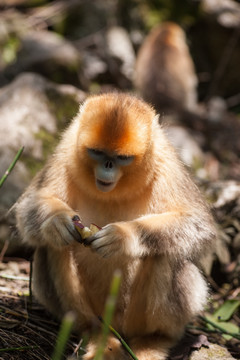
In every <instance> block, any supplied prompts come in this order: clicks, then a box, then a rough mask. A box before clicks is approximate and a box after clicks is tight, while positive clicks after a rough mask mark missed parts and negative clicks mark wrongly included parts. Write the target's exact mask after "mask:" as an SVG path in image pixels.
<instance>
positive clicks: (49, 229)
mask: <svg viewBox="0 0 240 360" xmlns="http://www.w3.org/2000/svg"><path fill="white" fill-rule="evenodd" d="M76 216H77V215H74V216H73V212H72V211H70V210H69V211H64V212H63V211H62V212H58V213H57V214H54V215H52V216H50V217H49V218H48V219H47V220H45V221H44V222H43V223H42V225H41V227H40V231H41V233H42V237H43V239H44V240H45V242H47V243H51V244H52V245H54V246H57V247H60V246H63V245H68V244H71V243H72V242H74V241H78V242H83V241H82V238H81V235H80V234H79V232H78V231H77V230H76V228H75V226H74V223H73V220H72V218H73V217H76ZM78 218H79V217H78Z"/></svg>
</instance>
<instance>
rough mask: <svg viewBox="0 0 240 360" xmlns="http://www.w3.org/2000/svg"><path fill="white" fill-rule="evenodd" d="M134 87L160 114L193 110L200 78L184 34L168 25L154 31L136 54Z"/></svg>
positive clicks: (162, 25) (175, 25)
mask: <svg viewBox="0 0 240 360" xmlns="http://www.w3.org/2000/svg"><path fill="white" fill-rule="evenodd" d="M134 82H135V86H136V88H137V89H138V91H139V92H140V94H141V95H142V96H143V98H144V99H145V100H146V101H148V102H149V103H151V104H153V105H154V106H155V108H156V109H157V110H158V111H159V112H160V113H172V112H177V113H178V112H179V111H181V110H188V111H194V110H195V109H196V106H197V83H198V81H197V76H196V73H195V69H194V64H193V61H192V58H191V55H190V52H189V49H188V45H187V42H186V36H185V33H184V31H183V30H182V29H181V28H180V27H179V26H178V25H177V24H175V23H172V22H166V23H162V24H161V25H159V26H157V27H156V28H154V29H153V30H152V31H151V32H150V34H149V35H148V36H147V37H146V39H145V40H144V42H143V44H142V46H141V47H140V49H139V52H138V54H137V61H136V71H135V79H134Z"/></svg>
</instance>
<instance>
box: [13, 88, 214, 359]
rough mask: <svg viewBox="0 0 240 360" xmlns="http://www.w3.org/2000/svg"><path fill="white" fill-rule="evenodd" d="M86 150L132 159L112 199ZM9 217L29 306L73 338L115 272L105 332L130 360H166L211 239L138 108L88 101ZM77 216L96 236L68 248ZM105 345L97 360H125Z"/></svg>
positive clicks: (177, 170)
mask: <svg viewBox="0 0 240 360" xmlns="http://www.w3.org/2000/svg"><path fill="white" fill-rule="evenodd" d="M89 148H93V149H98V150H99V151H104V154H105V153H106V154H108V155H107V156H114V157H113V159H115V157H117V156H118V155H129V156H134V158H133V161H132V163H131V164H130V165H127V166H123V167H122V168H121V167H120V171H121V177H120V178H119V179H118V180H117V184H116V186H115V187H114V189H113V190H112V191H109V192H101V191H99V189H98V188H97V187H96V184H95V180H96V179H95V175H94V174H95V173H94V169H95V167H96V166H97V165H96V161H95V160H94V159H91V158H90V157H89V156H88V152H87V151H88V149H89ZM109 154H110V155H109ZM112 154H114V155H112ZM104 156H105V155H104ZM15 209H16V214H17V224H18V228H19V231H20V233H21V235H22V237H23V241H25V242H26V243H28V244H30V245H31V246H33V247H34V248H35V249H36V250H35V258H34V291H35V294H36V296H37V297H38V299H39V301H40V302H41V303H42V304H44V305H45V306H46V307H47V308H48V309H49V310H50V311H51V312H52V313H53V314H55V315H56V316H58V317H59V318H61V317H62V316H63V314H64V313H65V312H66V311H68V310H72V311H74V312H75V313H76V316H77V322H76V329H78V330H79V331H80V332H81V331H83V330H91V328H92V327H93V326H94V325H95V324H96V318H97V316H99V315H102V314H103V309H104V304H105V301H106V297H107V295H108V292H109V284H110V282H111V278H112V275H113V272H114V270H115V269H120V270H121V272H122V283H121V289H120V293H119V296H118V301H117V307H116V312H115V316H114V319H113V323H112V325H113V327H115V328H116V330H117V331H119V332H120V333H121V334H122V336H123V337H124V338H125V339H126V340H127V342H128V343H129V345H130V346H131V347H132V348H133V350H134V351H135V353H136V355H137V357H138V359H139V360H147V359H148V360H149V359H151V360H160V359H165V358H166V354H167V351H168V348H169V347H170V346H172V345H173V344H174V343H175V342H176V341H177V340H178V339H179V338H180V337H181V336H182V334H183V332H184V327H185V325H186V324H187V323H188V321H189V320H190V319H191V318H192V316H194V315H195V314H196V313H198V312H199V311H201V310H202V308H203V305H204V304H205V302H206V297H207V287H206V284H205V281H204V280H203V278H202V275H201V274H200V272H199V270H198V268H197V266H196V265H197V263H198V261H199V258H200V257H201V256H202V255H204V254H205V253H206V251H207V249H208V248H209V245H211V242H212V239H213V238H214V227H213V224H212V219H211V216H210V214H209V212H208V210H207V208H206V206H205V203H204V201H203V200H202V197H201V195H200V193H199V191H198V189H197V188H196V186H195V185H194V184H193V182H192V181H191V179H190V178H189V176H188V174H187V173H186V171H185V169H184V167H183V166H182V164H181V163H180V161H179V160H178V158H177V156H176V155H175V152H174V150H173V148H172V147H171V146H170V144H169V143H168V141H167V139H166V136H165V134H164V131H163V129H162V128H161V127H160V126H159V123H158V118H157V116H156V113H155V111H154V110H153V109H152V108H151V107H149V106H148V105H147V104H146V103H144V102H143V101H141V100H139V99H137V98H135V97H133V96H129V95H124V94H105V95H98V96H92V97H90V98H89V99H87V100H86V102H85V103H84V104H83V105H82V106H81V108H80V112H79V113H78V114H77V116H76V118H75V119H74V120H73V122H72V123H71V124H70V126H69V128H68V129H67V130H66V131H65V133H64V134H63V136H62V140H61V142H60V144H59V146H58V147H57V149H56V151H55V153H54V155H53V157H52V158H51V159H50V160H49V162H48V163H47V164H46V166H45V167H44V168H43V170H42V171H41V172H40V173H39V174H38V175H37V176H36V177H35V179H34V180H33V182H32V184H31V185H30V187H29V188H28V189H27V190H26V192H25V193H24V194H23V196H22V197H21V198H20V200H19V201H18V203H17V204H16V206H15ZM76 214H78V215H79V216H80V217H81V219H82V222H83V223H84V224H85V225H87V226H89V224H90V223H96V224H98V225H99V226H101V227H103V229H102V230H100V231H99V232H98V233H97V234H96V235H94V236H93V237H92V238H89V239H86V244H88V246H83V245H82V244H80V243H79V242H77V241H76V239H77V232H76V230H75V228H74V225H73V222H72V217H73V216H74V215H76ZM109 344H110V345H109V347H111V349H112V350H111V351H109V350H108V347H107V348H106V351H105V359H109V360H123V359H128V355H127V354H126V353H125V351H124V350H123V348H122V347H121V344H120V343H119V342H118V340H116V339H114V338H111V337H110V338H109ZM96 346H97V345H96V340H94V338H92V340H91V341H90V343H89V346H88V349H87V353H86V355H85V356H84V360H90V359H93V358H94V355H95V352H96Z"/></svg>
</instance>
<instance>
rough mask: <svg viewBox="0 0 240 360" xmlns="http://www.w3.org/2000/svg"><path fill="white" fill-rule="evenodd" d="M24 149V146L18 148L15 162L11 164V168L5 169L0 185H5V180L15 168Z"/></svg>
mask: <svg viewBox="0 0 240 360" xmlns="http://www.w3.org/2000/svg"><path fill="white" fill-rule="evenodd" d="M23 150H24V147H22V148H21V149H20V150H18V152H17V155H16V156H15V158H14V160H13V162H12V163H11V165H10V166H9V168H8V169H7V170H6V171H5V173H4V175H3V176H2V177H1V179H0V187H1V186H2V185H3V183H4V182H5V180H6V179H7V177H8V175H9V174H10V172H11V171H12V170H13V168H14V166H15V165H16V162H17V161H18V159H19V158H20V156H21V154H22V152H23Z"/></svg>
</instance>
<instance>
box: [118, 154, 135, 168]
mask: <svg viewBox="0 0 240 360" xmlns="http://www.w3.org/2000/svg"><path fill="white" fill-rule="evenodd" d="M133 159H134V156H128V155H118V156H117V162H118V163H119V164H120V165H122V166H124V165H129V164H131V162H132V161H133Z"/></svg>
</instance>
